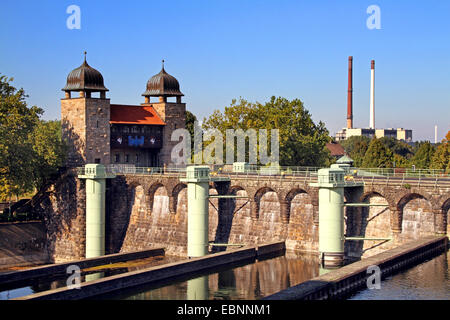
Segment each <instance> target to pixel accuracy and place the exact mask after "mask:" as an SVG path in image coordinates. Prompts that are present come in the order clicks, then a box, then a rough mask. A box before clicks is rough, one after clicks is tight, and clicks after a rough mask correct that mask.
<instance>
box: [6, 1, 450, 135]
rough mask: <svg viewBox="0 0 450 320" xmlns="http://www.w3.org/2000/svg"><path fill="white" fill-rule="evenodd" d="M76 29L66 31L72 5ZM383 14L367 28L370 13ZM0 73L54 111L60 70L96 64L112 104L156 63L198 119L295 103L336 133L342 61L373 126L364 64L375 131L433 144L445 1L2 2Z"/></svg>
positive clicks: (443, 99) (343, 89) (446, 96)
mask: <svg viewBox="0 0 450 320" xmlns="http://www.w3.org/2000/svg"><path fill="white" fill-rule="evenodd" d="M72 4H75V5H78V6H79V7H80V9H81V29H80V30H69V29H68V28H67V27H66V20H67V18H68V17H69V14H67V13H66V9H67V7H68V6H69V5H72ZM372 4H376V5H378V6H379V7H380V10H381V29H380V30H369V29H368V28H367V26H366V20H367V18H368V17H369V14H367V13H366V9H367V7H368V6H369V5H372ZM0 35H1V39H2V47H1V50H0V73H2V74H4V75H7V76H11V77H14V78H15V81H14V85H15V86H17V87H23V88H24V89H25V91H26V92H27V93H28V95H29V98H28V102H29V103H30V104H35V105H38V106H40V107H42V108H44V110H45V118H46V119H55V118H57V119H59V118H60V104H59V99H60V98H62V97H63V92H62V91H61V88H62V87H63V86H64V85H65V80H66V77H67V74H68V73H69V72H70V71H71V70H72V69H74V68H76V67H78V66H79V65H80V64H81V63H82V60H83V51H84V50H87V52H88V62H89V64H90V65H91V66H93V67H94V68H96V69H98V70H99V71H101V73H102V74H103V77H104V79H105V85H106V87H107V88H108V89H109V90H110V92H109V94H108V95H109V97H110V98H111V102H112V103H122V104H140V103H142V102H143V97H142V96H141V94H142V93H143V92H144V91H145V84H146V82H147V80H148V79H149V78H150V77H151V76H152V75H154V74H156V73H158V72H159V71H160V68H161V59H165V60H166V71H167V72H169V73H170V74H172V75H173V76H175V77H176V78H177V79H178V80H179V82H180V85H181V91H182V92H183V93H184V94H185V97H184V101H185V102H186V103H187V108H188V110H190V111H192V112H193V113H194V114H196V115H197V117H199V118H200V119H202V118H203V117H204V116H207V115H209V114H210V113H211V112H212V111H213V110H214V109H221V110H223V108H224V107H225V106H227V105H229V104H230V103H231V100H232V99H233V98H239V97H243V98H245V99H247V100H250V101H259V102H264V101H267V100H268V99H269V97H270V96H272V95H275V96H283V97H286V98H289V99H293V98H300V99H301V100H302V101H303V102H304V103H305V106H306V108H307V109H308V110H309V111H310V112H311V113H312V115H313V118H314V120H315V121H318V120H322V121H324V122H325V124H326V126H327V128H328V129H329V130H330V133H331V134H333V135H334V134H335V132H336V131H337V130H339V129H340V128H342V127H344V126H345V125H346V103H347V59H348V56H349V55H352V56H353V57H354V58H353V59H354V62H353V90H354V93H353V96H354V107H353V108H354V125H355V126H357V127H367V126H368V124H369V85H370V60H371V59H374V60H375V68H376V75H375V81H376V89H375V90H376V91H375V93H376V127H378V128H382V127H404V128H410V129H413V138H414V140H423V139H428V140H431V141H434V126H435V125H438V133H439V139H442V138H443V136H444V135H445V133H446V132H447V131H448V130H450V1H448V0H442V1H433V0H431V1H411V0H409V1H402V0H395V1H393V0H391V1H380V0H371V1H364V0H355V1H350V0H349V1H345V0H343V1H324V0H319V1H312V0H309V1H284V0H281V1H275V0H271V1H264V0H259V1H256V0H240V1H234V0H227V1H219V0H204V1H197V0H189V1H188V0H185V1H151V0H147V1H137V0H129V1H122V0H121V1H99V0H96V1H77V0H70V1H50V0H46V1H45V0H44V1H43V0H41V1H22V0H14V1H11V0H2V1H1V4H0Z"/></svg>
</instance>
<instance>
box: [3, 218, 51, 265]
mask: <svg viewBox="0 0 450 320" xmlns="http://www.w3.org/2000/svg"><path fill="white" fill-rule="evenodd" d="M49 262H50V256H49V254H48V250H47V233H46V229H45V224H44V223H42V222H18V223H0V271H1V270H2V269H7V268H9V267H20V266H30V265H36V264H43V263H49Z"/></svg>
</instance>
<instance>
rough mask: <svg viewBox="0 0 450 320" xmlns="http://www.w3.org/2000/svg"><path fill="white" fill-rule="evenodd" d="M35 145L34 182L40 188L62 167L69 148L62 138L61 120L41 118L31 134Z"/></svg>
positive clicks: (32, 142) (31, 139)
mask: <svg viewBox="0 0 450 320" xmlns="http://www.w3.org/2000/svg"><path fill="white" fill-rule="evenodd" d="M30 141H31V144H32V146H33V151H34V156H33V164H32V165H33V182H34V186H35V188H36V189H40V188H41V187H42V186H43V185H44V184H45V182H46V181H47V180H48V179H49V178H50V177H51V176H52V175H54V174H56V173H58V168H60V167H62V166H63V164H64V161H65V155H66V151H67V148H66V146H65V144H64V143H63V141H62V139H61V121H58V120H52V121H44V120H40V121H39V122H38V124H37V125H36V127H35V129H34V131H33V133H32V134H31V135H30Z"/></svg>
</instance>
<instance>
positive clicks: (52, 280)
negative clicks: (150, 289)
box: [0, 256, 183, 300]
mask: <svg viewBox="0 0 450 320" xmlns="http://www.w3.org/2000/svg"><path fill="white" fill-rule="evenodd" d="M182 259H183V258H181V257H176V256H155V257H149V258H145V259H138V260H132V261H127V262H118V263H113V264H108V265H102V266H97V267H92V268H86V269H82V270H81V277H80V281H81V282H88V281H93V280H96V279H99V278H103V277H109V276H113V275H116V274H120V273H125V272H131V271H136V270H142V269H146V268H150V267H153V266H157V265H161V264H166V263H171V262H175V261H179V260H182ZM68 277H69V275H58V276H55V277H43V278H39V279H35V280H30V281H26V282H25V283H22V284H21V283H17V284H14V285H9V286H8V285H6V286H0V300H9V299H14V298H19V297H23V296H26V295H30V294H34V293H38V292H42V291H47V290H53V289H57V288H61V287H65V286H67V279H68Z"/></svg>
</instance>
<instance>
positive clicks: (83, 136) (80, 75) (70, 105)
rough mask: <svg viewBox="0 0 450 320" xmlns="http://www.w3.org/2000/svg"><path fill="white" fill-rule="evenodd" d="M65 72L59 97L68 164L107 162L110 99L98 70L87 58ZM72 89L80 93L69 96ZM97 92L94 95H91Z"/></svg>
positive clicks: (108, 157) (108, 159)
mask: <svg viewBox="0 0 450 320" xmlns="http://www.w3.org/2000/svg"><path fill="white" fill-rule="evenodd" d="M84 54H85V56H84V62H83V64H82V65H81V66H80V67H78V68H76V69H74V70H73V71H72V72H70V73H69V75H68V76H67V84H66V86H65V87H64V88H63V89H62V90H63V91H64V92H65V98H64V99H61V120H62V121H61V124H62V137H63V140H64V141H65V142H66V143H67V145H68V156H67V161H66V162H67V166H68V167H75V166H80V165H84V164H86V163H102V164H109V163H110V124H109V121H110V101H109V99H106V91H108V89H106V88H105V86H104V84H103V76H102V75H101V73H100V72H99V71H97V70H95V69H94V68H92V67H91V66H89V65H88V64H87V62H86V52H85V53H84ZM72 91H77V92H78V93H79V96H78V97H72ZM95 95H97V96H96V97H94V96H95Z"/></svg>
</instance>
